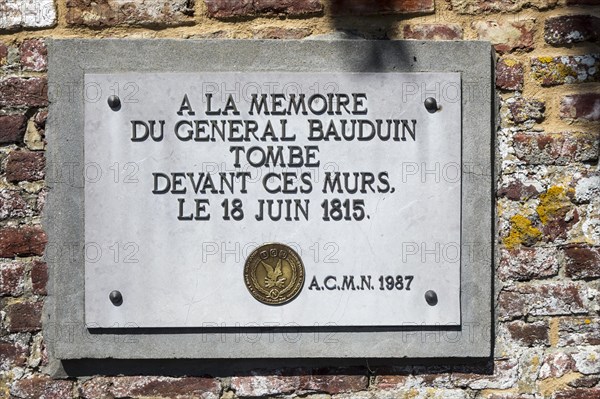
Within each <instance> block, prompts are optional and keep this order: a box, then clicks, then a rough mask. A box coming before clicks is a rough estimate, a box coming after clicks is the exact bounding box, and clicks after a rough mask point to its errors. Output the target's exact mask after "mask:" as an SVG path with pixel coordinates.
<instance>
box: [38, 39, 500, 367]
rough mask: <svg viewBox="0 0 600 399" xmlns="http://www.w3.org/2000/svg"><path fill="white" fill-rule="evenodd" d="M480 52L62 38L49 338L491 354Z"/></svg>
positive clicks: (327, 353)
mask: <svg viewBox="0 0 600 399" xmlns="http://www.w3.org/2000/svg"><path fill="white" fill-rule="evenodd" d="M157 50H160V51H157ZM490 54H491V47H490V45H489V43H484V42H447V43H428V42H402V41H399V42H396V41H389V42H373V41H348V40H341V41H235V40H233V41H178V40H102V41H94V40H55V41H52V42H50V43H49V63H50V66H51V67H50V68H49V96H50V100H51V105H50V117H49V118H50V119H49V120H48V126H47V137H48V162H47V176H48V182H49V183H48V185H49V188H50V190H49V191H50V192H49V194H48V199H47V205H46V208H45V215H44V217H45V225H46V226H47V230H48V235H49V240H50V242H49V245H48V249H47V253H46V258H47V260H48V262H49V265H50V268H51V285H50V287H51V291H52V294H51V295H50V297H49V299H48V301H47V307H48V309H50V310H51V311H50V312H49V314H50V315H51V323H48V324H46V325H45V329H46V332H45V334H46V336H50V337H57V339H53V340H51V342H50V350H51V353H52V354H53V356H56V357H58V358H60V359H98V358H116V359H134V358H135V359H141V358H153V359H157V358H158V359H160V358H238V357H239V358H260V357H268V358H275V357H277V358H289V357H293V358H311V357H313V358H314V357H321V358H323V357H342V358H362V357H465V356H467V357H485V356H489V353H490V350H491V345H490V342H491V340H490V331H491V327H492V324H491V306H490V303H491V298H492V296H491V279H490V278H491V270H492V269H493V260H492V259H493V258H492V253H493V248H492V236H493V229H492V220H493V218H492V211H491V209H492V204H491V198H492V176H493V173H492V171H493V164H492V156H491V155H492V153H493V149H492V137H493V135H492V133H491V132H492V126H493V122H492V121H493V118H492V112H491V110H492V94H491V93H492V85H491V82H492V71H493V65H492V59H491V55H490ZM474 59H477V60H478V61H477V62H473V60H474ZM74 64H75V65H74ZM65 337H68V339H64V338H65ZM132 342H135V345H127V343H132Z"/></svg>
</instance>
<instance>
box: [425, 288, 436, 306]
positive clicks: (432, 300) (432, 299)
mask: <svg viewBox="0 0 600 399" xmlns="http://www.w3.org/2000/svg"><path fill="white" fill-rule="evenodd" d="M425 300H426V301H427V304H428V305H429V306H435V305H437V303H438V297H437V294H436V293H435V291H433V290H429V291H427V292H426V293H425Z"/></svg>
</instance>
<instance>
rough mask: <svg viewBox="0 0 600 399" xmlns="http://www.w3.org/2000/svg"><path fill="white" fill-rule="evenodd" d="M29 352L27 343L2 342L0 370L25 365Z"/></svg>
mask: <svg viewBox="0 0 600 399" xmlns="http://www.w3.org/2000/svg"><path fill="white" fill-rule="evenodd" d="M28 354H29V353H28V350H27V346H26V345H22V344H21V343H19V342H0V370H9V369H11V368H13V367H23V366H25V365H26V364H27V356H28Z"/></svg>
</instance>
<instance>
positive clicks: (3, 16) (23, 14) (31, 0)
mask: <svg viewBox="0 0 600 399" xmlns="http://www.w3.org/2000/svg"><path fill="white" fill-rule="evenodd" d="M55 24H56V9H55V7H54V0H21V1H16V0H0V30H2V29H8V30H12V29H20V28H49V27H52V26H54V25H55Z"/></svg>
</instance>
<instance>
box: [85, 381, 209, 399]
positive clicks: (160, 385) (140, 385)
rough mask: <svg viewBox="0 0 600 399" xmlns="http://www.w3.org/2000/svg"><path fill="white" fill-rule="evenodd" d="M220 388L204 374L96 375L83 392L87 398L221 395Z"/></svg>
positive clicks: (206, 396) (206, 398)
mask: <svg viewBox="0 0 600 399" xmlns="http://www.w3.org/2000/svg"><path fill="white" fill-rule="evenodd" d="M220 392H221V384H220V383H219V381H218V380H216V379H214V378H203V377H184V378H171V377H154V376H148V377H96V378H92V379H90V380H88V381H86V382H85V383H84V384H83V385H82V386H81V388H80V395H81V396H82V397H83V398H85V399H96V398H130V397H149V396H150V397H153V398H176V397H186V398H191V397H194V398H201V399H218V398H219V396H220Z"/></svg>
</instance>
